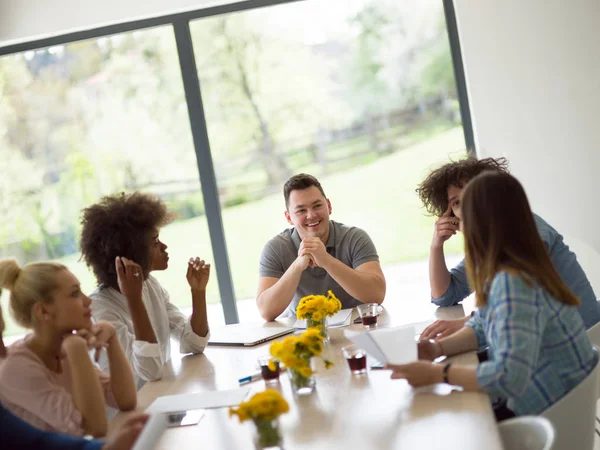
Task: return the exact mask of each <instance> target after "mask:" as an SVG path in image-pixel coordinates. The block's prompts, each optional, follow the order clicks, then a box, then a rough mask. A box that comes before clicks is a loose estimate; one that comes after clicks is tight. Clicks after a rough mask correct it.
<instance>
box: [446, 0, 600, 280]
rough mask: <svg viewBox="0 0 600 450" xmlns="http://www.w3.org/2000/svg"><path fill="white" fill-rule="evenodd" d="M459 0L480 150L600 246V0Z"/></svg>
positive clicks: (552, 218) (567, 227) (548, 212)
mask: <svg viewBox="0 0 600 450" xmlns="http://www.w3.org/2000/svg"><path fill="white" fill-rule="evenodd" d="M454 3H455V7H456V13H457V19H458V28H459V34H460V40H461V46H462V52H463V59H464V64H465V71H466V74H467V85H468V91H469V96H470V105H471V114H472V116H473V119H474V127H475V134H476V145H477V149H478V153H479V156H481V157H485V156H506V157H507V158H508V159H509V161H510V163H511V168H512V173H513V174H514V175H515V176H517V177H518V178H519V179H520V180H521V182H522V183H523V184H524V186H525V189H526V190H527V193H528V195H529V199H530V202H531V204H532V208H533V209H534V211H536V212H537V213H539V214H540V215H541V216H542V217H544V218H545V219H546V220H547V221H548V222H550V223H551V224H552V225H554V226H555V227H556V228H557V229H558V230H559V231H560V232H562V233H563V234H566V235H567V236H573V237H575V238H577V239H580V240H581V241H583V242H584V243H586V244H587V245H589V246H591V247H592V248H594V249H595V250H596V251H597V252H599V251H600V1H598V0H571V1H564V0H501V1H498V0H455V2H454ZM507 213H510V211H507ZM596 270H600V267H597V268H596Z"/></svg>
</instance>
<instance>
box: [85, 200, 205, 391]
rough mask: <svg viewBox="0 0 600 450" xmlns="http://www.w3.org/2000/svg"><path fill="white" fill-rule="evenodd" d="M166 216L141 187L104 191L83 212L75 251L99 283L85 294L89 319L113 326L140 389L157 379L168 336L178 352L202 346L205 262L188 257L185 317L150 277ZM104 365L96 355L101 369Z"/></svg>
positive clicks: (162, 256) (163, 265)
mask: <svg viewBox="0 0 600 450" xmlns="http://www.w3.org/2000/svg"><path fill="white" fill-rule="evenodd" d="M171 221H172V215H171V213H169V211H168V210H167V207H166V205H165V204H164V203H163V202H162V201H161V200H160V199H158V198H156V197H154V196H152V195H148V194H144V193H140V192H136V193H133V194H119V195H112V196H107V197H104V198H102V199H101V200H100V202H99V203H97V204H95V205H92V206H90V207H88V208H86V209H84V210H83V218H82V225H83V229H82V232H81V244H80V245H81V253H82V256H83V259H84V260H85V262H86V264H87V265H88V267H90V268H91V269H92V271H93V272H94V275H95V276H96V280H97V282H98V288H97V289H96V290H95V291H94V292H93V293H92V294H90V297H91V298H92V300H93V310H94V318H95V319H96V320H103V321H108V322H110V323H112V324H113V325H114V326H115V328H116V330H117V335H118V337H119V341H120V342H121V345H122V346H123V348H124V349H125V352H126V354H127V357H128V358H129V361H130V362H131V365H132V367H133V372H134V375H135V378H136V384H137V386H138V389H139V388H140V387H141V386H142V385H143V384H144V383H145V382H147V381H154V380H158V379H160V378H161V369H162V366H163V364H164V363H165V362H166V361H168V360H169V359H170V357H171V348H170V344H169V341H170V337H173V338H174V339H176V340H178V341H179V344H180V347H179V348H180V351H181V353H195V354H197V353H202V352H203V351H204V348H205V347H206V344H207V342H208V338H209V330H208V321H207V318H206V285H207V283H208V278H209V276H210V264H206V263H205V262H204V260H201V259H199V258H198V257H196V258H190V260H189V263H188V268H187V273H186V277H187V281H188V284H189V286H190V289H191V294H192V315H191V317H190V318H189V319H188V318H187V317H186V316H185V315H184V314H182V313H181V312H180V311H179V309H178V308H177V307H176V306H175V305H173V304H172V303H171V302H170V301H169V294H168V292H167V291H166V290H165V289H164V288H163V287H162V286H161V285H160V283H159V282H158V281H157V280H156V278H154V277H152V276H151V275H150V272H152V271H154V270H165V269H167V267H168V266H169V255H168V253H167V251H166V250H167V246H166V245H165V244H164V243H163V242H161V240H160V238H159V230H160V228H161V227H163V226H165V225H166V224H168V223H170V222H171ZM106 364H107V363H106V360H104V359H101V360H100V366H101V367H102V368H103V369H104V368H105V367H106Z"/></svg>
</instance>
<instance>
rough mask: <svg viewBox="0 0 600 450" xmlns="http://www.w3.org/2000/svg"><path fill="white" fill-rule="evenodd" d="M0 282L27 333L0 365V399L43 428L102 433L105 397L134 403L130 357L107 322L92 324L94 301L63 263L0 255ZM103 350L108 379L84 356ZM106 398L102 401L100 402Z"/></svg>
mask: <svg viewBox="0 0 600 450" xmlns="http://www.w3.org/2000/svg"><path fill="white" fill-rule="evenodd" d="M0 286H1V287H3V288H6V289H8V290H10V310H11V313H12V315H13V317H14V319H15V320H16V321H17V323H19V324H20V325H21V326H23V327H25V328H29V329H31V330H32V333H31V334H28V335H27V336H25V338H23V339H21V340H19V341H17V342H15V343H14V344H12V345H11V346H10V347H8V352H7V356H6V359H5V360H4V362H3V363H2V364H1V365H0V402H1V403H2V404H3V406H4V407H5V408H7V409H8V410H10V411H11V412H12V413H13V414H15V415H16V416H18V417H20V418H21V419H23V420H24V421H25V422H28V423H29V424H31V425H33V426H34V427H37V428H39V429H42V430H48V431H59V432H62V433H67V434H71V435H75V436H80V435H87V434H89V435H92V436H104V435H105V434H106V431H107V418H106V403H108V404H109V405H110V406H112V407H114V408H118V409H120V410H122V411H127V410H132V409H135V407H136V403H137V397H136V389H135V384H134V380H133V375H132V373H131V369H130V367H129V361H128V360H127V358H126V357H125V354H124V352H123V349H122V348H121V346H120V344H119V341H118V339H117V337H116V334H115V329H114V327H113V326H112V325H110V324H109V323H107V322H99V323H96V324H93V323H92V320H91V317H92V311H91V309H90V303H91V300H90V299H89V298H88V297H87V296H86V295H85V294H83V293H82V292H81V288H80V285H79V282H78V281H77V278H76V277H75V276H74V275H73V274H72V273H71V272H70V271H69V270H68V269H67V268H66V267H65V266H63V265H61V264H57V263H52V262H39V263H31V264H28V265H26V266H24V267H23V268H21V267H19V265H18V264H17V263H16V261H14V260H0ZM90 349H93V350H95V356H96V359H97V358H98V357H99V355H100V353H101V352H103V351H106V353H107V355H108V360H109V362H110V368H111V373H112V380H111V378H110V377H109V376H108V375H106V374H105V373H103V372H101V371H100V369H98V368H97V367H96V366H95V365H94V364H93V362H92V361H91V359H90V357H89V353H88V351H89V350H90ZM105 402H106V403H105Z"/></svg>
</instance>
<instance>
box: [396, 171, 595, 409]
mask: <svg viewBox="0 0 600 450" xmlns="http://www.w3.org/2000/svg"><path fill="white" fill-rule="evenodd" d="M507 211H510V213H507ZM461 212H462V221H461V228H462V231H463V233H464V235H465V253H466V268H467V275H468V277H469V282H470V285H471V286H472V287H473V288H474V291H475V296H476V306H478V307H479V310H478V311H477V313H476V314H475V315H474V316H473V317H472V318H471V319H470V320H469V321H468V322H467V323H466V326H465V327H464V328H462V329H461V330H460V331H458V332H456V333H455V334H453V335H451V336H449V337H447V338H444V339H439V340H438V341H437V342H434V341H422V342H419V359H421V360H429V361H432V360H434V359H435V358H438V357H440V356H443V355H447V356H451V355H455V354H458V353H463V352H468V351H473V350H477V349H478V348H482V347H485V346H489V360H488V361H486V362H483V363H481V364H479V365H478V366H476V367H466V366H465V367H452V365H451V364H450V363H447V364H434V363H431V362H429V361H418V362H414V363H411V364H406V365H400V366H392V367H391V368H392V369H393V374H392V378H404V379H406V380H408V382H409V383H410V384H411V385H413V386H423V385H428V384H434V383H440V382H446V383H450V384H453V385H458V386H462V387H463V388H464V389H465V390H467V391H483V392H486V393H488V394H489V395H490V396H491V397H492V398H494V399H498V398H501V399H503V400H504V401H505V402H504V403H503V404H502V407H501V408H498V409H497V413H498V412H499V411H501V415H499V414H497V416H498V417H499V418H506V417H510V416H512V415H525V414H539V413H541V412H543V411H544V410H545V409H547V408H548V407H549V406H551V405H552V404H554V403H555V402H556V401H558V400H559V399H560V398H561V397H563V396H564V395H565V394H567V393H568V392H569V391H570V390H571V389H573V388H574V387H575V386H577V384H579V383H580V382H581V381H582V380H583V379H584V378H585V377H586V376H587V374H589V373H590V372H591V371H592V369H593V368H594V367H595V365H596V362H597V358H598V356H597V355H596V352H595V351H594V349H593V348H592V345H591V343H590V341H589V339H588V337H587V334H586V329H585V326H584V323H583V321H582V319H581V316H580V315H579V313H578V312H577V306H578V305H579V299H578V298H577V297H576V296H575V295H574V294H573V293H572V292H571V291H570V290H569V288H568V287H567V286H566V284H565V283H564V282H563V281H562V279H561V278H560V277H559V275H558V273H557V272H556V269H555V268H554V266H553V265H552V261H551V260H550V258H549V256H548V253H547V251H546V248H545V246H544V243H543V241H542V239H541V238H540V235H539V233H538V231H537V228H536V224H535V220H534V217H533V215H532V213H531V209H530V207H529V202H528V201H527V197H526V195H525V192H524V190H523V187H522V186H521V184H520V183H519V182H518V181H517V180H516V179H515V178H514V177H512V176H511V175H509V174H507V173H500V172H495V173H491V172H486V173H483V174H481V175H479V176H477V177H476V178H475V179H473V180H472V181H471V182H470V183H469V184H468V185H467V187H466V188H465V190H464V192H463V195H462V211H461Z"/></svg>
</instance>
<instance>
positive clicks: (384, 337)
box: [344, 325, 417, 364]
mask: <svg viewBox="0 0 600 450" xmlns="http://www.w3.org/2000/svg"><path fill="white" fill-rule="evenodd" d="M344 334H345V335H346V337H347V338H348V339H350V340H351V341H352V342H354V343H355V344H356V345H357V346H359V347H360V348H362V349H363V350H365V351H366V352H367V353H368V354H369V355H370V356H371V357H372V358H375V359H376V360H377V361H380V362H382V363H384V364H406V363H409V362H413V361H416V360H417V343H416V341H415V329H414V327H413V326H412V325H407V326H402V327H395V328H381V329H379V330H373V331H352V330H346V331H345V332H344Z"/></svg>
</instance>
